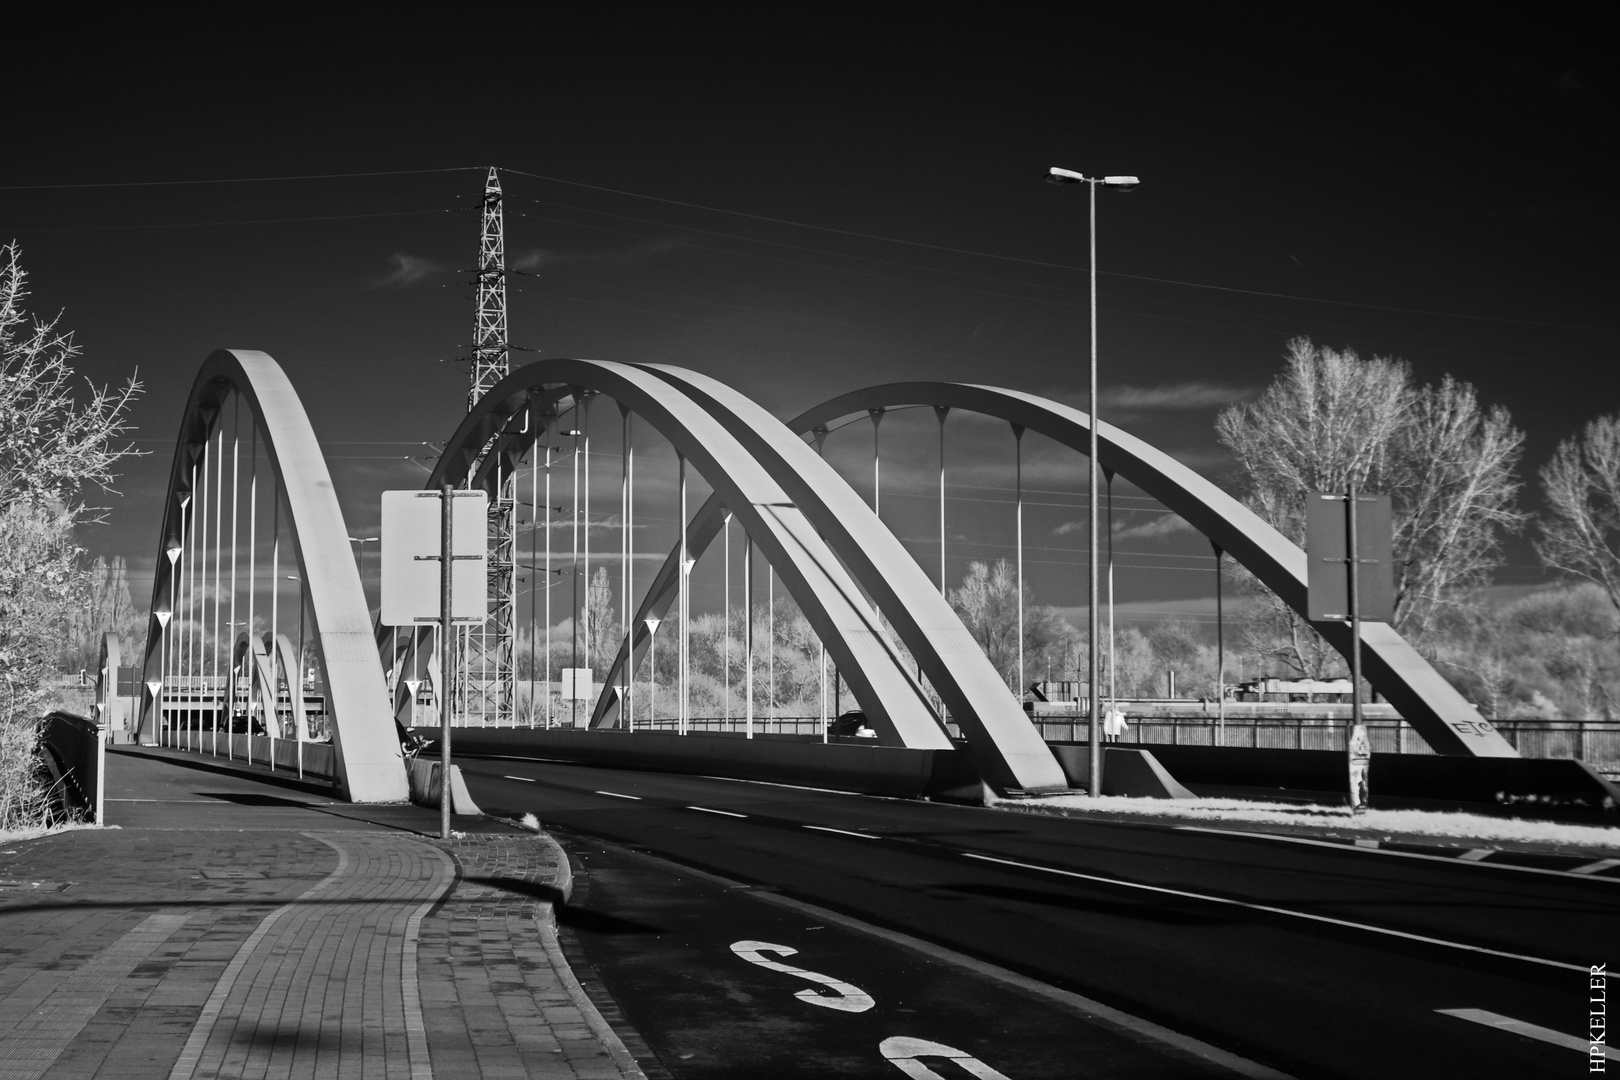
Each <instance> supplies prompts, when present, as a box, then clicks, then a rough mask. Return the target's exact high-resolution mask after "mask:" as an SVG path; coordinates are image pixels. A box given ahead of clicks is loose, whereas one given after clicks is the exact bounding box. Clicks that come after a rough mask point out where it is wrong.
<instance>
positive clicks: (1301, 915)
mask: <svg viewBox="0 0 1620 1080" xmlns="http://www.w3.org/2000/svg"><path fill="white" fill-rule="evenodd" d="M961 854H962V856H963V857H964V858H968V859H977V860H979V861H980V862H988V863H998V864H1000V865H1002V866H1014V867H1017V868H1019V869H1020V870H1037V871H1040V872H1041V873H1043V874H1056V875H1058V876H1059V877H1068V878H1076V879H1078V880H1081V881H1095V882H1097V883H1099V884H1102V885H1113V886H1116V887H1118V888H1122V889H1141V890H1142V891H1144V892H1154V893H1161V894H1163V895H1165V896H1180V897H1185V898H1186V899H1188V900H1202V901H1204V902H1205V903H1210V904H1222V905H1225V906H1227V907H1240V908H1246V909H1248V910H1250V911H1264V912H1266V913H1267V914H1270V915H1287V916H1289V917H1291V918H1295V919H1304V920H1306V921H1307V922H1317V923H1326V924H1328V925H1330V926H1343V927H1347V928H1349V929H1351V930H1365V931H1367V932H1368V933H1373V934H1383V935H1385V936H1386V937H1397V938H1402V939H1403V940H1406V941H1417V942H1422V943H1423V944H1425V945H1443V946H1445V947H1446V948H1448V949H1462V950H1464V951H1466V952H1472V953H1480V954H1482V955H1485V956H1499V957H1502V958H1503V959H1505V960H1522V961H1524V962H1525V963H1529V964H1541V965H1544V966H1546V967H1555V968H1563V969H1564V970H1566V971H1579V972H1582V973H1583V974H1584V973H1585V972H1586V970H1587V969H1586V968H1584V967H1582V966H1581V965H1579V964H1566V963H1564V962H1563V961H1562V960H1546V959H1543V958H1542V957H1539V956H1526V955H1524V954H1523V953H1511V952H1505V951H1503V950H1501V949H1487V948H1485V947H1484V946H1483V945H1465V944H1463V943H1462V942H1460V941H1446V940H1445V939H1444V938H1435V937H1429V936H1428V935H1427V934H1413V933H1409V932H1407V931H1405V930H1390V929H1388V928H1386V927H1382V926H1372V925H1370V924H1368V923H1358V922H1352V921H1350V920H1349V919H1335V918H1333V917H1332V916H1330V915H1313V914H1311V913H1310V912H1306V911H1294V910H1292V909H1291V908H1282V907H1273V906H1272V905H1270V904H1254V903H1250V902H1249V901H1247V900H1229V899H1227V898H1226V897H1224V896H1210V895H1208V894H1207V893H1195V892H1188V891H1186V890H1184V889H1169V888H1165V887H1164V886H1162V885H1142V884H1139V883H1137V882H1134V881H1121V880H1120V879H1118V878H1109V877H1099V876H1098V875H1096V874H1082V873H1080V872H1079V871H1077V870H1059V869H1058V868H1057V867H1054V866H1041V865H1039V864H1037V863H1026V862H1017V861H1015V860H1013V859H998V858H995V857H994V856H991V855H975V854H974V853H973V852H971V851H964V852H962V853H961Z"/></svg>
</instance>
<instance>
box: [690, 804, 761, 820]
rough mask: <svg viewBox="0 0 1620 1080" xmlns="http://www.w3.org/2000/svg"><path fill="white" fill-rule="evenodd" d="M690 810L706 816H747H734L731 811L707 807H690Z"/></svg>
mask: <svg viewBox="0 0 1620 1080" xmlns="http://www.w3.org/2000/svg"><path fill="white" fill-rule="evenodd" d="M687 809H688V810H700V811H702V812H703V813H705V814H719V815H720V816H721V817H736V818H745V817H747V816H748V815H747V814H734V813H732V812H731V811H730V810H711V809H709V808H708V807H707V806H688V807H687Z"/></svg>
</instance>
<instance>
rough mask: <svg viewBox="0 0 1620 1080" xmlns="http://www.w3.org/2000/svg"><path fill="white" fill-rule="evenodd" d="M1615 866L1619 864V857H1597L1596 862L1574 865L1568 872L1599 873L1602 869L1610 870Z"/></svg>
mask: <svg viewBox="0 0 1620 1080" xmlns="http://www.w3.org/2000/svg"><path fill="white" fill-rule="evenodd" d="M1616 866H1620V859H1599V860H1598V861H1597V862H1589V863H1587V864H1586V865H1585V866H1577V867H1574V868H1573V869H1571V870H1569V871H1568V873H1571V874H1601V873H1603V871H1605V870H1611V869H1613V868H1614V867H1616Z"/></svg>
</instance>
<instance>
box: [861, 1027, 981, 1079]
mask: <svg viewBox="0 0 1620 1080" xmlns="http://www.w3.org/2000/svg"><path fill="white" fill-rule="evenodd" d="M878 1052H879V1053H881V1054H882V1055H883V1060H884V1061H887V1062H888V1063H889V1064H891V1065H893V1066H894V1067H895V1068H897V1069H899V1070H900V1071H901V1072H903V1073H905V1074H906V1075H907V1076H909V1077H911V1080H945V1078H944V1077H943V1076H941V1075H939V1073H937V1072H935V1071H934V1070H933V1069H930V1068H929V1067H928V1066H927V1065H924V1064H923V1063H922V1059H923V1058H925V1057H933V1058H944V1059H945V1060H946V1061H954V1062H956V1064H957V1065H959V1066H960V1067H961V1069H962V1071H963V1072H965V1073H967V1074H968V1075H969V1076H975V1077H978V1080H1007V1076H1006V1074H1005V1073H1000V1072H997V1071H996V1070H995V1069H992V1068H991V1067H990V1066H988V1065H986V1064H985V1063H984V1062H982V1061H980V1060H979V1059H978V1058H976V1057H974V1056H973V1055H972V1054H969V1053H967V1052H966V1051H963V1050H958V1049H957V1048H956V1047H954V1046H946V1045H945V1044H944V1043H937V1042H929V1041H928V1040H926V1039H911V1038H907V1037H905V1036H903V1035H895V1036H892V1037H890V1038H887V1039H884V1040H883V1041H882V1042H881V1043H879V1044H878Z"/></svg>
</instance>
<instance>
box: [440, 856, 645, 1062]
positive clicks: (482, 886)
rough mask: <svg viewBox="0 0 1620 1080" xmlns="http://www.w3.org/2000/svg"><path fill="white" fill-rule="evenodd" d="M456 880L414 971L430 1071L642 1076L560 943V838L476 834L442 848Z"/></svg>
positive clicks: (563, 861) (563, 862)
mask: <svg viewBox="0 0 1620 1080" xmlns="http://www.w3.org/2000/svg"><path fill="white" fill-rule="evenodd" d="M443 846H444V847H446V848H447V849H448V850H450V851H451V853H452V854H453V855H454V856H455V858H456V861H457V863H458V865H459V866H460V869H461V877H460V880H458V881H457V882H456V884H455V888H454V890H453V892H452V893H451V895H450V896H449V897H447V898H446V899H445V901H444V903H443V904H441V905H440V907H439V908H438V909H437V910H436V911H435V912H434V913H433V914H432V915H430V916H429V917H428V918H427V919H424V920H423V922H422V935H421V944H420V947H419V950H418V955H419V956H420V957H421V966H420V968H419V969H418V976H419V978H420V980H421V985H422V1003H423V1007H424V1012H425V1015H426V1018H427V1034H428V1043H429V1046H430V1048H431V1051H432V1055H433V1067H434V1075H435V1076H436V1077H440V1078H452V1080H459V1078H461V1077H478V1076H482V1077H494V1076H511V1077H581V1078H603V1080H607V1078H613V1080H618V1078H620V1077H638V1078H639V1077H641V1075H642V1074H641V1071H640V1069H639V1068H637V1066H636V1063H635V1061H634V1060H633V1058H632V1057H631V1056H630V1054H629V1052H628V1051H626V1050H625V1048H624V1045H623V1043H621V1042H620V1041H619V1040H618V1038H617V1037H616V1036H615V1035H614V1034H613V1032H612V1031H611V1030H610V1029H609V1028H608V1027H607V1025H606V1024H605V1023H604V1022H603V1020H602V1018H601V1016H600V1015H599V1014H598V1013H597V1012H596V1010H595V1009H594V1008H592V1007H591V1006H590V1005H589V1003H588V1001H587V999H586V998H585V995H584V992H583V991H582V990H581V989H580V988H579V984H578V983H577V982H575V981H574V980H573V976H572V974H571V973H570V972H569V971H568V968H567V965H566V963H565V962H564V961H563V959H562V953H561V950H560V949H559V948H558V945H557V939H556V932H555V924H554V922H553V908H552V904H553V902H554V901H557V900H561V899H562V893H564V892H565V891H566V883H567V880H568V869H567V857H566V856H565V855H564V854H563V853H562V851H561V849H560V848H558V847H557V846H556V844H555V843H551V842H549V841H544V840H541V839H538V838H533V837H524V836H504V837H503V836H477V837H473V836H469V837H467V838H466V839H462V840H456V841H450V842H447V843H445V844H444V845H443Z"/></svg>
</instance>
